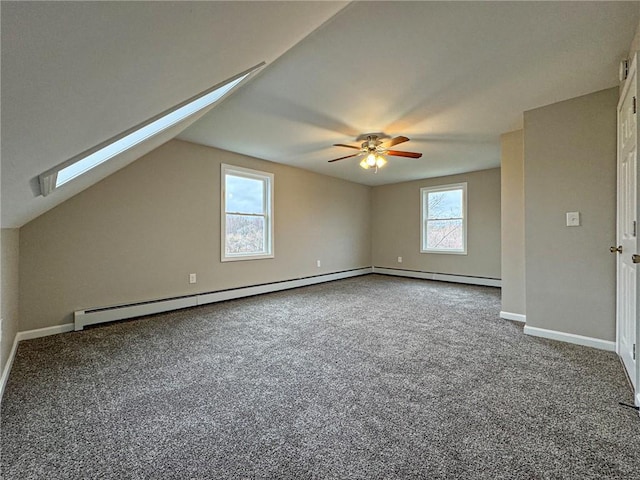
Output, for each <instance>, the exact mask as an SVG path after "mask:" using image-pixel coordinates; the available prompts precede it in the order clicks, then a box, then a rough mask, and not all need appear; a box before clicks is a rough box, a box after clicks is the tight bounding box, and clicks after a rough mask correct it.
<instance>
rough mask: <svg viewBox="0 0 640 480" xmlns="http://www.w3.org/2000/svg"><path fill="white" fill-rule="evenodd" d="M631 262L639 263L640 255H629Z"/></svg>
mask: <svg viewBox="0 0 640 480" xmlns="http://www.w3.org/2000/svg"><path fill="white" fill-rule="evenodd" d="M631 261H632V262H633V263H640V255H638V254H637V253H634V254H633V255H631Z"/></svg>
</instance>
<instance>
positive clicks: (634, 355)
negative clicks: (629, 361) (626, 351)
mask: <svg viewBox="0 0 640 480" xmlns="http://www.w3.org/2000/svg"><path fill="white" fill-rule="evenodd" d="M633 359H634V360H635V359H636V344H635V343H634V344H633Z"/></svg>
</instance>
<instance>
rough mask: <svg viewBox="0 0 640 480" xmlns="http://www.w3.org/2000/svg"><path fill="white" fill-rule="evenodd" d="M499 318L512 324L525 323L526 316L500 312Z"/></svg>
mask: <svg viewBox="0 0 640 480" xmlns="http://www.w3.org/2000/svg"><path fill="white" fill-rule="evenodd" d="M500 318H504V319H505V320H513V321H514V322H522V323H527V316H526V315H522V314H521V313H511V312H502V311H501V312H500Z"/></svg>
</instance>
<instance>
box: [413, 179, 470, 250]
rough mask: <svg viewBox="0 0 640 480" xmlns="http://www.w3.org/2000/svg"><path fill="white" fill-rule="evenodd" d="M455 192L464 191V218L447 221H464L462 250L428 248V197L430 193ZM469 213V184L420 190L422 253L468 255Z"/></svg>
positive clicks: (438, 186) (463, 183)
mask: <svg viewBox="0 0 640 480" xmlns="http://www.w3.org/2000/svg"><path fill="white" fill-rule="evenodd" d="M453 190H462V217H452V218H450V219H446V220H457V219H461V220H462V250H458V249H448V248H438V249H434V248H426V240H427V230H428V225H429V219H428V218H427V215H428V210H429V208H428V201H427V200H428V195H429V194H430V193H437V192H450V191H453ZM425 197H426V198H425ZM467 211H468V210H467V182H461V183H452V184H449V185H437V186H433V187H422V188H421V189H420V253H436V254H446V255H467V237H468V231H467ZM434 220H436V219H434ZM439 220H443V219H439Z"/></svg>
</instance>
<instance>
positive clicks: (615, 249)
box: [609, 245, 622, 253]
mask: <svg viewBox="0 0 640 480" xmlns="http://www.w3.org/2000/svg"><path fill="white" fill-rule="evenodd" d="M609 251H610V252H611V253H616V252H618V253H622V245H618V247H617V248H616V247H609Z"/></svg>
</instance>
